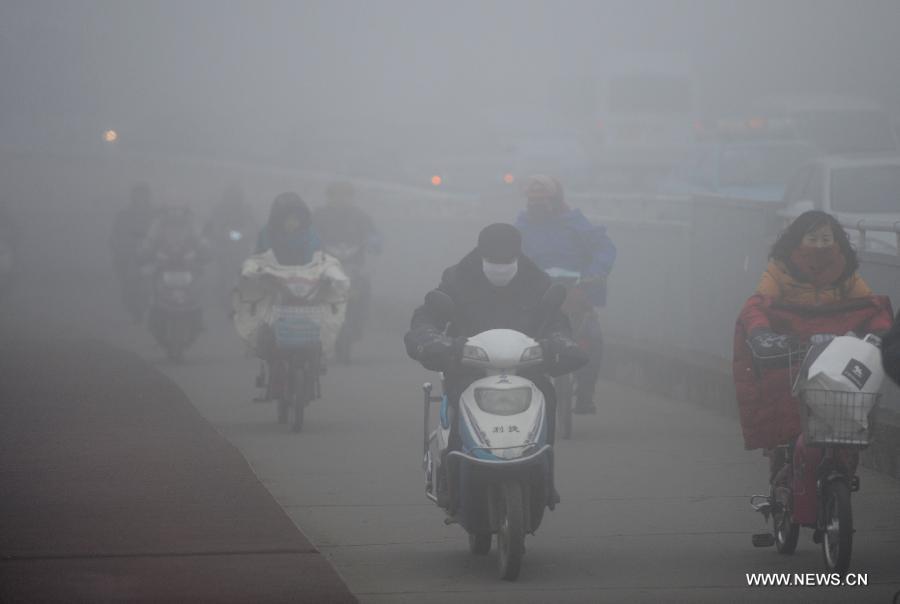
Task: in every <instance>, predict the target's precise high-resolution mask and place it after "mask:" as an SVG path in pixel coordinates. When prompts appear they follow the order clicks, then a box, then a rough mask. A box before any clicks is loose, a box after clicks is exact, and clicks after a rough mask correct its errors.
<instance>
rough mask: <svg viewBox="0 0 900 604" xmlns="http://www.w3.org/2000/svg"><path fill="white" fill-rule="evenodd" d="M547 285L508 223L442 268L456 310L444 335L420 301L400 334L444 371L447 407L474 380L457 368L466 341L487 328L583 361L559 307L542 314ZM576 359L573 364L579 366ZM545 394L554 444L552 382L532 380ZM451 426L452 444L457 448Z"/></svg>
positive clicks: (411, 350)
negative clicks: (510, 332) (528, 339)
mask: <svg viewBox="0 0 900 604" xmlns="http://www.w3.org/2000/svg"><path fill="white" fill-rule="evenodd" d="M550 286H551V281H550V277H548V276H547V274H546V273H544V271H542V270H541V269H540V268H539V267H538V266H537V265H536V264H535V263H534V262H532V261H531V260H530V259H529V258H528V257H527V256H526V255H525V254H523V253H522V236H521V234H520V233H519V231H518V229H516V228H515V227H514V226H513V225H511V224H502V223H495V224H492V225H489V226H487V227H485V228H484V229H482V231H481V233H480V234H479V236H478V246H477V247H476V248H475V249H474V250H472V251H471V252H470V253H469V254H467V255H466V256H465V257H464V258H463V259H462V260H460V261H459V263H457V264H456V265H454V266H451V267H450V268H448V269H446V270H445V271H444V274H443V276H442V277H441V283H440V285H439V286H438V289H439V290H441V291H443V292H444V293H446V294H447V295H448V296H450V298H451V299H452V300H453V302H454V304H455V307H456V311H455V317H454V319H453V321H452V322H451V324H450V328H449V330H448V331H447V333H446V334H445V333H444V323H443V322H442V321H441V319H440V318H439V317H435V316H433V315H432V313H431V312H430V311H429V309H428V308H427V307H426V306H425V305H423V306H420V307H419V308H417V309H416V311H415V312H414V313H413V317H412V322H411V325H410V330H409V331H408V332H407V334H406V336H405V337H404V342H405V344H406V351H407V354H409V356H410V357H412V358H413V359H415V360H417V361H419V362H420V363H422V365H423V366H425V368H426V369H430V370H432V371H443V372H444V377H445V388H446V391H445V394H446V395H447V397H448V400H449V402H450V404H451V405H454V406H455V405H457V404H458V402H459V396H460V394H461V393H462V391H463V390H464V389H465V387H466V386H467V385H468V384H469V383H470V382H471V381H472V378H471V376H467V374H466V372H464V371H463V370H461V369H460V367H459V366H458V363H457V361H458V358H459V355H460V354H461V348H462V345H463V343H464V342H465V339H466V338H468V337H470V336H473V335H476V334H478V333H481V332H483V331H487V330H489V329H501V328H505V329H514V330H516V331H519V332H522V333H524V334H526V335H528V336H531V337H533V338H535V339H543V340H544V342H545V344H546V345H547V346H548V347H550V348H551V349H552V350H551V351H548V354H547V358H550V357H551V356H553V354H554V353H558V354H561V355H563V356H568V355H571V356H572V357H573V358H578V359H584V353H583V352H582V351H581V350H580V349H578V345H577V344H576V343H575V341H574V340H572V337H571V330H570V327H569V320H568V318H567V317H566V316H565V314H563V312H562V311H560V310H557V311H555V312H553V314H552V315H550V316H549V317H541V316H540V315H539V311H540V301H541V299H542V297H543V296H544V294H545V292H546V291H547V289H548V288H549V287H550ZM542 319H543V320H542ZM581 364H582V362H578V363H577V365H579V366H580V365H581ZM535 384H536V385H537V386H538V387H539V388H540V389H541V391H542V392H543V393H544V396H545V398H546V401H547V408H548V413H547V417H548V421H549V422H550V424H551V425H550V426H549V430H548V437H549V442H550V443H551V444H552V443H553V435H554V432H555V430H554V425H553V424H554V418H555V416H556V396H555V394H554V391H553V386H552V384H551V383H550V380H549V379H547V378H546V377H545V376H540V377H538V378H536V379H535ZM458 438H459V437H458V435H457V434H456V430H455V429H454V428H451V435H450V447H451V448H456V447H458V446H459V444H460V443H459V442H458Z"/></svg>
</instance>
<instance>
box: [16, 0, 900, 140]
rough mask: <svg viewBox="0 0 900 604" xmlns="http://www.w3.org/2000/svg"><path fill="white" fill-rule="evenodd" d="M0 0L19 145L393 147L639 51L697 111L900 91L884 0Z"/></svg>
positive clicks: (493, 118) (475, 125) (897, 96)
mask: <svg viewBox="0 0 900 604" xmlns="http://www.w3.org/2000/svg"><path fill="white" fill-rule="evenodd" d="M0 11H2V17H3V18H2V19H0V45H2V46H0V49H2V52H0V57H2V58H0V81H2V82H3V86H2V92H0V95H2V96H0V100H2V113H0V132H2V136H3V140H4V141H5V142H11V141H15V142H16V143H19V144H35V145H49V144H66V145H75V146H77V145H79V144H83V145H87V144H89V141H91V140H92V137H94V136H95V133H96V132H97V131H98V130H99V131H101V132H102V131H103V130H105V129H106V128H112V127H114V128H116V129H118V130H120V131H121V136H122V140H121V142H122V145H123V146H126V145H128V146H133V148H138V149H139V148H153V149H154V150H160V151H166V150H169V149H171V150H178V151H182V150H190V151H202V152H205V153H217V154H226V155H265V156H275V157H278V156H279V155H281V154H282V153H285V152H290V150H292V149H294V148H296V147H297V146H300V147H303V146H304V145H306V144H307V143H308V141H310V140H315V142H316V147H319V146H322V147H325V148H330V146H331V145H329V140H334V139H339V140H347V141H348V142H352V143H353V144H355V145H361V144H369V145H378V146H388V147H394V146H395V145H396V146H398V147H400V149H401V150H402V149H403V148H404V146H405V145H404V144H403V141H406V140H409V141H410V142H411V143H415V144H416V145H425V144H433V145H435V144H437V143H436V142H435V141H433V140H431V139H432V137H440V138H442V139H453V138H456V137H461V138H469V139H473V138H475V137H477V135H478V133H479V132H483V130H484V128H486V127H490V126H496V125H497V124H499V123H503V124H504V125H505V126H507V127H509V125H508V124H507V123H505V122H504V120H503V118H504V117H506V118H507V120H509V121H513V124H512V125H511V127H513V128H520V129H524V130H528V129H533V128H534V126H533V125H532V124H531V120H543V121H552V120H553V119H556V120H559V119H560V118H561V117H563V116H561V115H560V109H559V105H560V103H559V100H558V99H553V97H555V96H557V95H560V94H563V95H565V94H572V90H571V88H572V86H567V85H566V81H567V80H571V79H573V78H576V77H581V78H589V77H591V76H594V75H596V74H598V73H601V72H602V69H603V66H604V65H605V64H607V63H608V62H615V61H616V59H617V57H619V56H621V55H622V54H623V53H634V52H665V53H673V54H680V55H683V56H685V57H687V58H688V60H689V61H690V63H691V65H692V68H693V69H694V70H695V73H696V74H697V77H698V79H699V83H700V89H701V91H702V93H701V97H700V106H701V108H702V110H703V111H704V112H712V113H717V112H728V111H732V110H734V109H736V108H739V107H740V106H741V105H742V104H744V103H746V102H747V101H749V100H752V99H753V98H755V97H758V96H760V95H763V94H766V93H772V92H778V93H781V92H789V93H808V92H813V93H818V92H836V93H848V94H861V95H863V96H867V97H873V98H875V99H877V100H880V101H882V102H884V103H886V104H887V105H888V106H889V107H891V108H897V107H898V106H900V79H898V78H900V76H898V75H897V71H896V69H893V68H892V67H893V57H895V56H896V55H897V45H898V44H900V43H898V42H897V35H896V34H897V31H896V28H897V22H898V21H900V18H898V17H900V13H898V11H900V8H898V6H897V4H896V3H895V2H890V1H886V2H866V3H863V4H862V5H857V4H854V3H849V2H815V1H807V2H799V1H795V2H777V1H771V2H732V1H726V2H718V1H710V2H565V3H563V4H557V3H552V2H532V1H525V2H453V3H440V2H395V1H390V2H252V3H251V2H246V3H240V2H229V3H221V2H204V1H196V2H188V3H181V2H112V1H110V2H46V1H38V2H29V1H21V2H20V1H15V0H13V1H9V2H4V3H3V6H2V8H0ZM554 101H555V103H556V104H555V103H554ZM554 104H555V107H554ZM562 105H563V106H565V105H564V103H562ZM548 111H549V112H550V113H551V115H547V113H546V112H548ZM554 112H555V115H552V113H554ZM517 119H519V120H520V123H515V121H516V120H517ZM323 139H324V140H323ZM422 139H425V140H424V141H423V140H422ZM453 142H454V143H455V144H459V145H461V144H464V143H463V142H462V141H453ZM395 152H396V150H395ZM401 152H402V151H401ZM413 153H414V152H413Z"/></svg>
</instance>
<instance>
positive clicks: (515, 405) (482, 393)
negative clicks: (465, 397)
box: [475, 387, 531, 415]
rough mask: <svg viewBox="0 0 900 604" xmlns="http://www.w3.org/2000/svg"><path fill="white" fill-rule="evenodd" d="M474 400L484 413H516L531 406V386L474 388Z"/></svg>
mask: <svg viewBox="0 0 900 604" xmlns="http://www.w3.org/2000/svg"><path fill="white" fill-rule="evenodd" d="M475 402H476V403H477V404H478V407H479V408H480V409H481V410H482V411H484V412H485V413H491V414H493V415H516V414H517V413H522V412H523V411H525V410H526V409H528V407H529V406H531V388H527V387H523V388H506V389H501V388H476V389H475Z"/></svg>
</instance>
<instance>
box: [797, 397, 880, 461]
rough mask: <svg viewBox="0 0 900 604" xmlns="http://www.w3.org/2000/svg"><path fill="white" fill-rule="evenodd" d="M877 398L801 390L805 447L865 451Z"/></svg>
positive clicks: (871, 429) (869, 437)
mask: <svg viewBox="0 0 900 604" xmlns="http://www.w3.org/2000/svg"><path fill="white" fill-rule="evenodd" d="M880 396H881V395H880V394H879V393H877V392H875V393H869V392H842V391H837V390H816V389H803V390H801V391H800V418H801V420H802V424H803V438H804V440H805V443H806V444H807V445H811V446H816V445H818V446H825V445H840V446H843V447H866V446H868V445H869V442H870V440H871V435H872V433H873V423H874V418H875V409H876V408H877V406H878V400H879V398H880Z"/></svg>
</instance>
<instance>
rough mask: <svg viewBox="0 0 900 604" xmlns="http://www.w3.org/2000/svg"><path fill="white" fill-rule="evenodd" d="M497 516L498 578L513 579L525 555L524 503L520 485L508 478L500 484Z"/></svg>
mask: <svg viewBox="0 0 900 604" xmlns="http://www.w3.org/2000/svg"><path fill="white" fill-rule="evenodd" d="M498 494H499V497H498V500H499V501H498V502H497V503H498V505H499V507H500V509H499V510H498V511H499V512H500V513H499V514H498V516H497V518H498V520H499V521H500V526H499V527H498V531H497V550H498V551H499V554H500V578H501V579H503V580H505V581H515V580H516V579H517V578H518V577H519V570H520V569H521V567H522V556H524V555H525V504H524V498H523V497H522V485H521V483H519V482H518V481H516V480H510V481H507V482H504V483H503V484H502V485H500V493H498Z"/></svg>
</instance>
